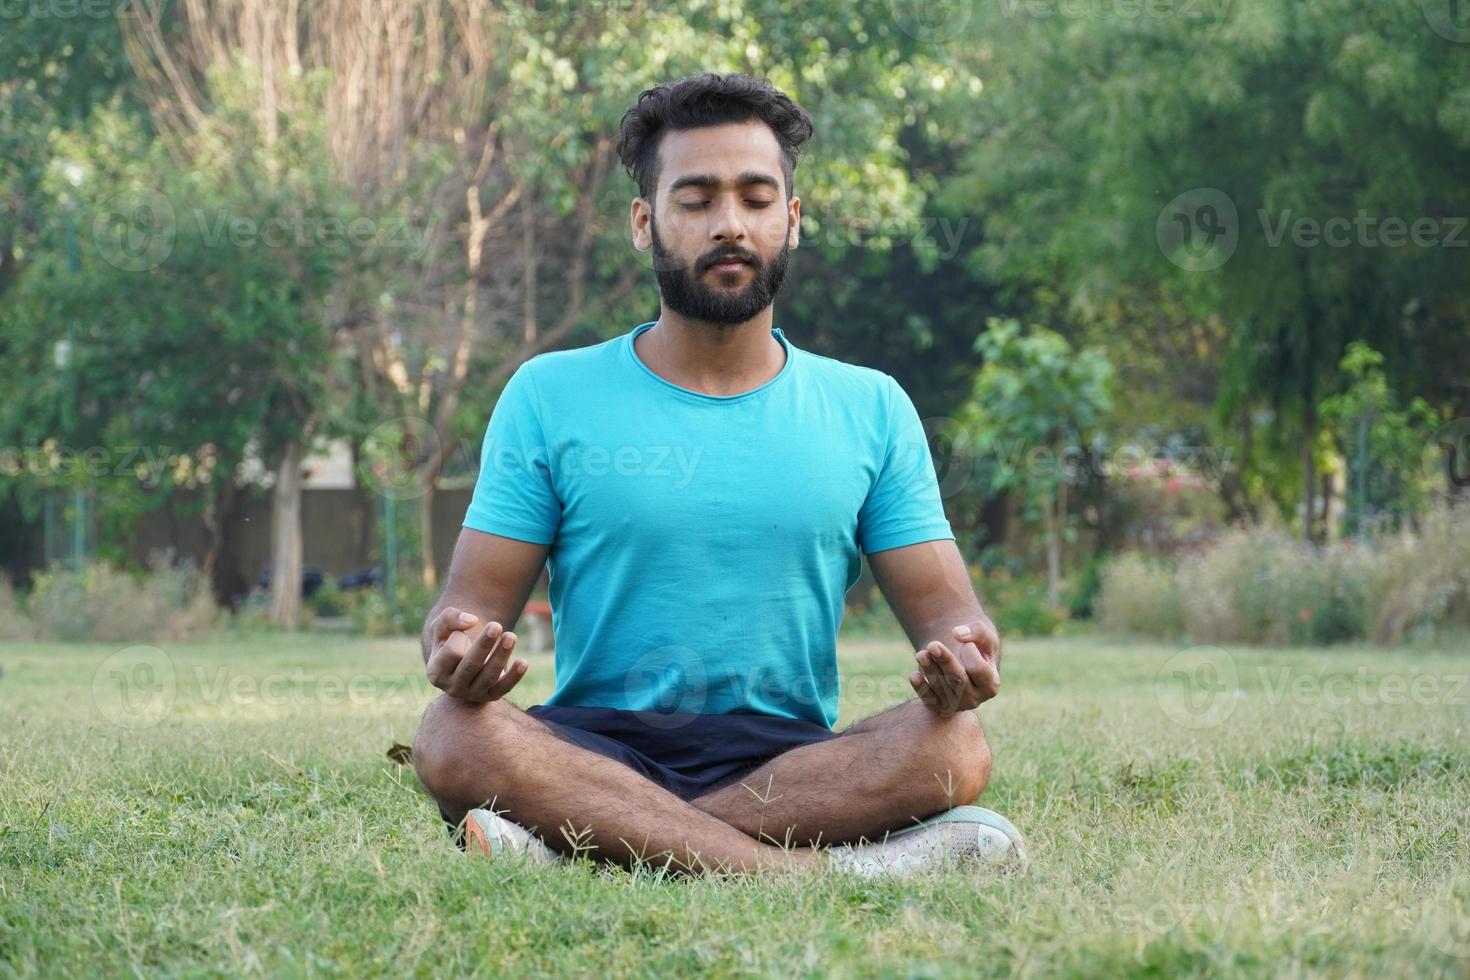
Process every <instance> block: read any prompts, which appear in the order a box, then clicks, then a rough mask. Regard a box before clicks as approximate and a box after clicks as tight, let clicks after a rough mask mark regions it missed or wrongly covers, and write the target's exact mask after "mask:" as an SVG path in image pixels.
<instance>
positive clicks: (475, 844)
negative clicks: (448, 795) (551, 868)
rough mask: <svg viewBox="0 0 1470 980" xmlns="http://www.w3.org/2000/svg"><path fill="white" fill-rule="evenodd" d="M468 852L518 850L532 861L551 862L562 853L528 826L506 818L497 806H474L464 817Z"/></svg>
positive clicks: (498, 852) (500, 852) (482, 852)
mask: <svg viewBox="0 0 1470 980" xmlns="http://www.w3.org/2000/svg"><path fill="white" fill-rule="evenodd" d="M464 846H465V851H466V853H470V854H473V853H475V852H476V851H478V852H479V853H481V854H485V855H487V856H491V857H494V856H496V855H500V854H516V855H520V856H521V857H523V858H524V859H525V860H526V861H527V862H528V863H530V864H551V863H553V862H555V861H559V860H561V855H560V854H557V853H556V852H555V851H553V850H552V849H551V848H549V847H547V846H546V845H545V844H544V843H542V841H541V838H539V837H537V836H536V835H535V834H533V833H531V832H530V831H529V830H527V829H526V828H525V827H522V826H521V825H520V824H518V823H514V822H512V821H510V820H507V819H505V818H504V817H502V816H501V815H500V814H498V813H496V812H495V811H494V810H471V811H470V812H469V814H468V815H467V816H466V817H465V820H464Z"/></svg>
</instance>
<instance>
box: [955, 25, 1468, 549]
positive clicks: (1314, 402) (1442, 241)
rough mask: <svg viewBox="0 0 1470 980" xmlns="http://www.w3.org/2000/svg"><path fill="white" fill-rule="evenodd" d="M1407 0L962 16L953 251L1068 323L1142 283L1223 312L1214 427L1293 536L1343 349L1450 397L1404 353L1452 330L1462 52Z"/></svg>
mask: <svg viewBox="0 0 1470 980" xmlns="http://www.w3.org/2000/svg"><path fill="white" fill-rule="evenodd" d="M1426 9H1427V8H1424V7H1423V6H1422V5H1421V4H1419V3H1417V2H1412V0H1393V2H1390V3H1368V2H1366V0H1334V2H1330V3H1325V4H1316V5H1305V6H1304V5H1302V4H1297V3H1292V2H1289V0H1253V2H1249V3H1242V4H1235V5H1230V6H1229V7H1226V8H1221V9H1219V10H1218V11H1205V10H1204V9H1203V8H1201V9H1200V13H1201V14H1202V15H1205V16H1214V17H1217V18H1218V20H1217V21H1215V22H1213V23H1200V22H1199V20H1198V19H1196V18H1194V17H1192V16H1190V15H1188V14H1186V13H1184V12H1177V13H1173V14H1171V13H1169V12H1163V11H1158V12H1154V11H1147V10H1142V11H1140V12H1139V14H1138V16H1133V17H1123V16H1099V17H1092V16H1089V15H1086V14H1083V15H1081V16H1069V15H1068V14H1065V13H1063V12H1061V11H1050V10H1049V8H1048V10H1044V11H1042V13H1043V14H1045V13H1047V12H1050V13H1051V14H1052V15H1051V16H1041V15H1037V13H1036V11H1035V10H1034V9H1033V8H1028V7H1025V6H1022V7H1016V6H1015V5H1011V6H1009V7H1007V6H1006V5H1001V6H1000V7H997V8H995V9H994V10H992V11H989V12H988V13H987V14H986V15H985V16H984V17H982V19H981V21H980V23H979V29H980V30H981V31H983V32H984V34H985V36H986V38H987V40H988V43H987V45H985V46H984V47H983V48H977V49H976V50H977V53H978V54H977V57H978V56H983V57H985V58H986V59H987V60H986V61H985V62H984V65H985V67H986V68H987V69H988V74H987V81H988V82H989V87H988V89H987V93H988V97H987V98H985V99H983V100H982V102H981V106H982V111H981V112H980V113H979V114H978V117H979V122H978V124H977V125H978V133H977V140H976V149H975V152H974V154H973V155H972V157H971V159H970V161H969V164H968V166H967V168H966V169H967V175H966V176H965V177H963V178H962V179H960V180H959V181H957V182H956V185H955V187H954V189H953V191H952V193H954V194H956V195H958V198H959V199H960V200H962V201H967V202H969V205H970V206H971V207H972V208H974V209H975V210H976V211H978V212H979V213H983V214H984V215H985V216H986V238H985V242H984V244H983V246H982V247H980V248H978V249H977V250H976V251H975V253H974V254H973V261H974V262H975V263H976V264H977V266H978V267H980V268H982V269H984V270H986V271H988V272H991V273H993V274H997V275H1003V276H1006V277H1021V278H1024V279H1025V280H1027V281H1030V282H1031V283H1033V284H1034V286H1035V287H1036V288H1038V289H1040V290H1043V291H1045V290H1052V291H1056V292H1058V293H1059V294H1060V295H1061V296H1062V297H1063V302H1064V305H1065V308H1066V310H1067V312H1068V313H1069V315H1071V316H1074V317H1077V318H1080V319H1083V320H1087V321H1090V320H1092V319H1094V318H1095V317H1096V316H1098V314H1099V313H1100V311H1104V310H1106V309H1107V308H1108V306H1109V304H1111V303H1113V302H1115V301H1117V300H1119V299H1122V300H1124V301H1128V302H1130V304H1132V305H1131V308H1130V309H1129V310H1127V311H1126V312H1125V314H1124V315H1126V316H1132V317H1146V316H1149V315H1150V311H1149V307H1148V305H1147V303H1148V301H1149V298H1150V297H1151V296H1153V295H1158V294H1162V295H1164V296H1166V297H1168V302H1169V303H1170V304H1171V305H1172V304H1175V303H1178V304H1182V305H1183V306H1184V308H1185V309H1186V310H1187V311H1188V314H1189V318H1190V319H1192V320H1195V321H1204V320H1208V319H1210V318H1219V319H1220V320H1221V321H1223V323H1224V324H1225V325H1226V326H1227V329H1228V335H1229V337H1230V343H1229V346H1228V347H1227V348H1226V349H1225V350H1224V351H1223V356H1222V357H1221V360H1220V372H1219V376H1220V381H1221V384H1220V390H1219V394H1218V396H1217V398H1216V407H1217V410H1218V424H1219V425H1220V427H1221V428H1222V429H1224V430H1226V432H1227V433H1233V438H1234V439H1235V440H1236V441H1237V444H1241V443H1243V444H1244V446H1245V448H1246V449H1247V450H1248V451H1247V452H1245V453H1242V454H1239V456H1238V458H1240V459H1242V460H1243V462H1244V465H1246V466H1257V465H1261V466H1264V467H1265V468H1266V472H1269V474H1270V479H1267V480H1255V481H1250V480H1247V485H1251V484H1252V483H1253V485H1255V486H1259V487H1262V488H1269V489H1274V490H1276V491H1277V492H1278V493H1281V494H1285V493H1286V492H1288V491H1291V490H1293V489H1294V492H1295V495H1296V496H1297V498H1298V499H1299V501H1300V506H1299V508H1298V509H1299V511H1300V513H1301V528H1302V532H1303V534H1304V535H1306V536H1309V537H1310V536H1315V535H1317V534H1318V533H1319V528H1320V518H1319V514H1320V507H1319V505H1318V490H1319V474H1318V463H1319V461H1318V453H1319V451H1320V446H1321V440H1320V439H1319V430H1320V419H1319V417H1318V414H1317V406H1318V405H1319V404H1320V402H1321V400H1322V399H1323V398H1324V397H1326V396H1327V395H1330V394H1331V393H1333V392H1334V391H1335V390H1336V389H1337V387H1338V384H1339V379H1338V374H1337V372H1338V367H1337V365H1338V361H1339V359H1340V357H1341V356H1342V354H1343V352H1344V350H1345V349H1346V345H1347V344H1348V343H1349V342H1351V341H1352V340H1355V339H1362V340H1365V341H1367V342H1369V343H1371V344H1372V345H1373V346H1374V347H1375V348H1376V349H1378V350H1380V351H1382V352H1383V354H1384V357H1385V363H1384V369H1385V371H1386V373H1387V375H1388V376H1389V377H1390V378H1391V379H1393V381H1394V384H1395V386H1396V387H1400V388H1402V389H1404V390H1418V389H1420V388H1428V387H1434V388H1437V389H1438V390H1440V391H1442V392H1445V393H1446V396H1447V397H1450V398H1455V399H1459V400H1460V401H1461V402H1462V403H1463V401H1464V399H1465V397H1466V396H1465V390H1466V387H1467V384H1466V382H1465V380H1464V376H1465V372H1464V370H1463V362H1461V363H1459V364H1455V363H1454V362H1453V359H1451V360H1450V361H1448V362H1447V361H1445V360H1444V359H1441V360H1440V362H1439V363H1424V359H1422V358H1419V357H1416V356H1415V350H1416V349H1417V348H1420V347H1422V346H1426V345H1432V346H1433V347H1436V348H1439V349H1441V350H1445V351H1448V350H1451V349H1453V347H1454V338H1464V337H1465V336H1466V319H1467V317H1466V310H1467V304H1466V296H1467V289H1470V286H1467V283H1466V280H1465V278H1464V276H1463V264H1464V252H1463V251H1461V250H1458V248H1457V246H1456V245H1455V240H1456V238H1457V237H1460V238H1463V237H1464V235H1463V229H1461V234H1460V235H1459V236H1456V235H1455V227H1456V222H1457V220H1458V219H1457V218H1456V216H1460V215H1465V214H1467V213H1470V180H1467V177H1470V165H1467V163H1466V161H1467V155H1466V153H1465V149H1466V148H1467V147H1470V112H1467V111H1466V106H1467V105H1470V74H1467V73H1466V71H1465V68H1466V64H1467V55H1470V52H1467V49H1466V46H1465V45H1463V44H1456V43H1451V42H1450V41H1448V40H1447V39H1446V38H1445V37H1443V36H1441V35H1440V34H1439V33H1437V32H1436V30H1434V29H1432V26H1433V25H1432V23H1426V14H1425V10H1426ZM1431 20H1432V19H1431ZM1416 225H1417V226H1418V227H1420V229H1421V231H1420V232H1419V233H1418V234H1420V236H1421V241H1424V240H1430V239H1432V242H1431V244H1428V245H1422V244H1418V243H1416V242H1415V241H1414V240H1413V239H1412V237H1411V236H1412V235H1413V234H1414V233H1413V232H1412V228H1414V227H1415V226H1416ZM1424 236H1427V238H1425V237H1424ZM1140 299H1141V300H1143V301H1144V303H1143V304H1142V305H1139V304H1137V303H1136V301H1137V300H1140ZM1461 343H1463V340H1461ZM1292 456H1294V457H1295V460H1294V462H1292V461H1291V457H1292ZM1267 457H1270V458H1267ZM1246 475H1247V477H1249V476H1250V474H1249V473H1248V474H1246ZM1283 502H1285V501H1283Z"/></svg>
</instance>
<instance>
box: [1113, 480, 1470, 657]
mask: <svg viewBox="0 0 1470 980" xmlns="http://www.w3.org/2000/svg"><path fill="white" fill-rule="evenodd" d="M1467 570H1470V507H1464V506H1461V507H1457V508H1456V507H1445V506H1441V507H1436V508H1433V509H1431V510H1429V511H1428V512H1426V513H1425V514H1424V515H1423V516H1422V518H1421V519H1420V522H1419V527H1418V528H1417V529H1411V528H1404V529H1402V530H1400V531H1395V532H1393V533H1388V534H1383V535H1380V536H1376V537H1363V538H1356V539H1354V538H1349V539H1346V540H1344V541H1341V542H1337V543H1334V544H1330V545H1325V546H1314V545H1309V544H1303V543H1302V542H1300V541H1297V540H1294V539H1292V538H1291V537H1289V536H1288V535H1286V534H1285V533H1283V532H1282V531H1280V530H1277V529H1272V528H1255V529H1240V530H1235V531H1232V532H1230V533H1228V534H1226V535H1224V536H1222V537H1221V538H1220V539H1219V540H1217V541H1216V542H1214V543H1213V544H1211V545H1210V546H1209V547H1207V548H1205V549H1204V550H1202V551H1201V552H1199V553H1198V554H1195V555H1192V556H1191V557H1189V558H1187V559H1185V560H1184V561H1183V562H1181V563H1180V564H1179V566H1178V568H1177V569H1175V568H1173V567H1171V566H1169V565H1166V564H1163V563H1160V562H1157V561H1155V560H1153V559H1150V558H1147V557H1145V556H1142V555H1136V554H1125V555H1121V556H1119V557H1117V558H1115V559H1113V561H1111V562H1110V563H1109V564H1108V566H1107V568H1106V570H1105V571H1104V573H1103V585H1102V592H1101V594H1100V596H1099V598H1098V624H1099V626H1100V627H1101V628H1102V629H1103V630H1104V631H1105V632H1108V633H1113V634H1117V635H1134V636H1153V637H1159V638H1161V639H1173V638H1176V637H1178V636H1180V635H1181V634H1183V635H1187V636H1188V637H1189V638H1190V639H1191V640H1192V641H1193V642H1196V643H1255V644H1278V645H1279V644H1312V645H1326V644H1333V643H1345V642H1351V641H1361V640H1368V639H1371V640H1373V641H1374V642H1377V643H1384V644H1397V643H1405V642H1443V641H1445V640H1447V639H1450V638H1452V637H1454V636H1457V635H1461V634H1464V633H1465V632H1466V631H1470V571H1467Z"/></svg>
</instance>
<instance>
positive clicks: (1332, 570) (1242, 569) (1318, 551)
mask: <svg viewBox="0 0 1470 980" xmlns="http://www.w3.org/2000/svg"><path fill="white" fill-rule="evenodd" d="M1370 568H1371V555H1370V554H1367V553H1365V551H1364V549H1362V548H1360V547H1354V546H1351V545H1346V544H1339V545H1332V546H1328V547H1321V548H1319V547H1316V546H1314V545H1309V544H1305V543H1302V542H1299V541H1296V540H1293V539H1292V538H1291V537H1289V536H1288V535H1286V534H1285V533H1284V532H1282V531H1280V530H1278V529H1273V528H1253V529H1250V530H1237V531H1232V532H1230V533H1228V534H1226V535H1224V536H1223V537H1222V538H1221V539H1220V540H1219V541H1218V542H1216V544H1215V545H1214V546H1213V547H1212V548H1210V549H1209V550H1207V551H1205V552H1203V553H1201V554H1199V555H1196V556H1194V557H1192V558H1190V559H1188V560H1186V561H1185V562H1184V563H1183V564H1182V565H1181V567H1180V570H1179V591H1180V596H1181V603H1182V607H1183V612H1184V626H1185V629H1186V630H1187V632H1188V633H1189V635H1190V637H1191V638H1192V639H1193V640H1194V641H1195V642H1199V643H1272V644H1303V643H1305V644H1329V643H1340V642H1343V641H1347V640H1355V639H1362V638H1364V637H1366V636H1367V635H1368V620H1369V612H1368V606H1367V596H1368V579H1369V577H1370Z"/></svg>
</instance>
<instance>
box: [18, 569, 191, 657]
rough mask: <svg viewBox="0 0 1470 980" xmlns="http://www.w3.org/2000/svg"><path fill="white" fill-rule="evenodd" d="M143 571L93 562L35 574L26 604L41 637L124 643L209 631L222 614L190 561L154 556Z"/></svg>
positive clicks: (172, 638)
mask: <svg viewBox="0 0 1470 980" xmlns="http://www.w3.org/2000/svg"><path fill="white" fill-rule="evenodd" d="M149 564H150V570H149V571H148V572H147V573H145V574H142V575H135V574H133V573H131V572H127V571H123V570H121V569H117V568H114V567H113V566H112V565H110V564H108V563H107V562H104V561H94V562H89V563H87V564H86V565H85V566H83V567H82V569H81V570H80V571H73V570H71V569H63V568H59V567H57V568H53V569H52V570H50V571H48V572H42V573H40V574H38V575H36V577H35V585H34V588H32V590H31V595H30V598H29V601H28V602H27V604H26V611H27V618H28V619H29V621H30V624H31V629H32V630H33V631H34V632H35V634H36V636H37V637H38V638H39V639H46V640H70V641H83V640H93V641H98V642H103V643H124V642H131V641H139V640H153V641H162V640H171V641H178V640H190V639H198V638H200V637H203V636H206V635H208V634H209V632H210V631H211V630H212V629H213V627H214V625H215V623H216V620H217V618H218V612H219V611H218V609H217V607H216V606H215V604H214V599H213V597H212V596H211V594H210V590H209V583H208V582H206V581H204V579H203V578H202V577H201V576H199V575H198V574H196V573H195V572H194V571H193V569H192V568H191V567H190V566H188V565H181V566H173V565H170V564H169V563H168V560H167V557H166V556H155V558H154V559H153V560H152V561H150V563H149Z"/></svg>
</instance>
